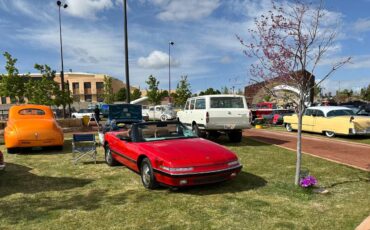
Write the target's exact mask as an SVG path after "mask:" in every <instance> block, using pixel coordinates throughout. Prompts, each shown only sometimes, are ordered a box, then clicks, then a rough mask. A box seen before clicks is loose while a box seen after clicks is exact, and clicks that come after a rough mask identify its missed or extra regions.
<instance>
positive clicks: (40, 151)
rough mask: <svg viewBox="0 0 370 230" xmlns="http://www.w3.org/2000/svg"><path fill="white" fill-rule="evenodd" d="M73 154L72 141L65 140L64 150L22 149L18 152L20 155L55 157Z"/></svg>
mask: <svg viewBox="0 0 370 230" xmlns="http://www.w3.org/2000/svg"><path fill="white" fill-rule="evenodd" d="M71 152H72V140H64V144H63V149H62V150H60V149H57V147H43V148H21V149H19V151H17V154H18V155H30V154H32V155H55V154H70V153H71Z"/></svg>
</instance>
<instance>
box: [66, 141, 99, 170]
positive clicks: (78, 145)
mask: <svg viewBox="0 0 370 230" xmlns="http://www.w3.org/2000/svg"><path fill="white" fill-rule="evenodd" d="M96 146H97V142H96V141H95V134H73V140H72V153H73V162H74V164H77V162H78V161H79V160H81V159H82V158H86V157H89V158H91V159H92V160H94V162H95V164H96V154H97V151H96Z"/></svg>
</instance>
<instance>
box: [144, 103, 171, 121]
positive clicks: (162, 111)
mask: <svg viewBox="0 0 370 230" xmlns="http://www.w3.org/2000/svg"><path fill="white" fill-rule="evenodd" d="M147 116H148V118H149V120H154V121H159V120H160V121H167V120H173V119H176V111H174V110H173V108H172V106H171V105H156V106H150V107H149V109H148V111H147Z"/></svg>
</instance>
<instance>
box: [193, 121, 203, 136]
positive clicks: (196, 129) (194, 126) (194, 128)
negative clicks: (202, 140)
mask: <svg viewBox="0 0 370 230" xmlns="http://www.w3.org/2000/svg"><path fill="white" fill-rule="evenodd" d="M192 130H193V133H194V134H195V135H197V136H198V137H201V136H200V135H201V133H200V130H199V127H198V125H197V124H193V126H192Z"/></svg>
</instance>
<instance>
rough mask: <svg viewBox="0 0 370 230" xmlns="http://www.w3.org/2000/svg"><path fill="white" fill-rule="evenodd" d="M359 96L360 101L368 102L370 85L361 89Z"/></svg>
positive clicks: (369, 99)
mask: <svg viewBox="0 0 370 230" xmlns="http://www.w3.org/2000/svg"><path fill="white" fill-rule="evenodd" d="M360 96H361V99H362V100H365V101H370V84H369V85H368V86H367V87H364V88H362V89H361V91H360Z"/></svg>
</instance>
